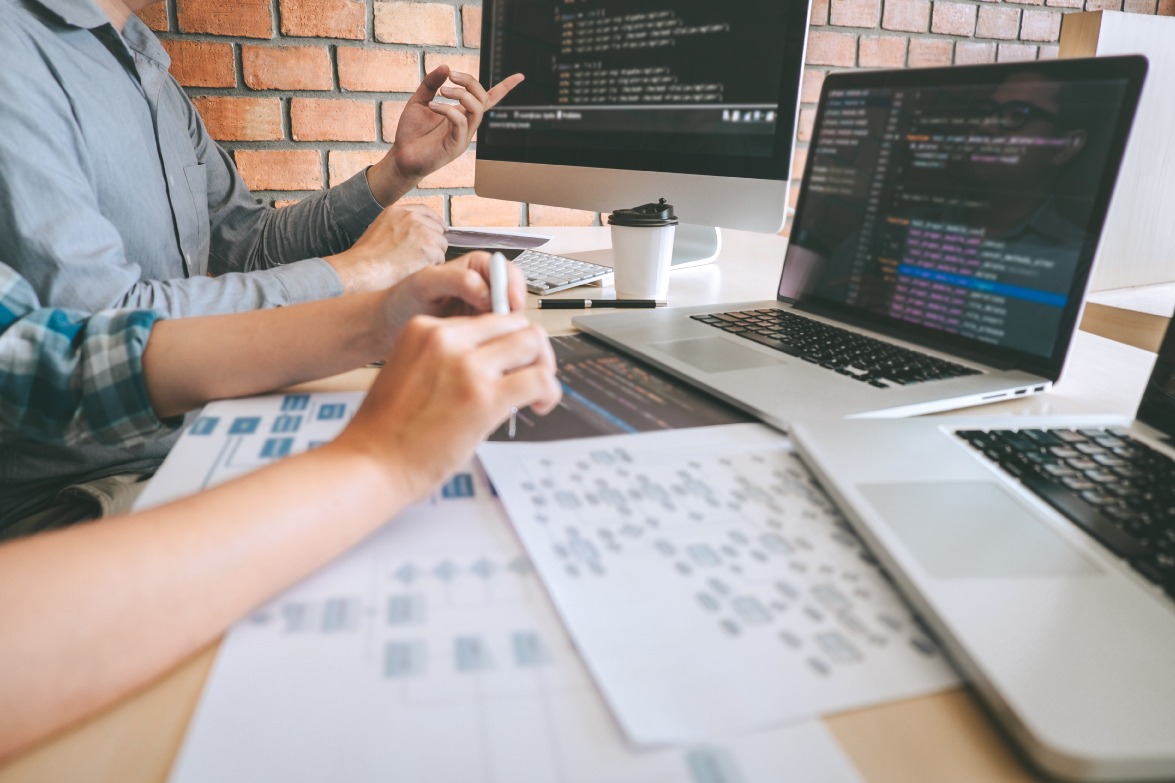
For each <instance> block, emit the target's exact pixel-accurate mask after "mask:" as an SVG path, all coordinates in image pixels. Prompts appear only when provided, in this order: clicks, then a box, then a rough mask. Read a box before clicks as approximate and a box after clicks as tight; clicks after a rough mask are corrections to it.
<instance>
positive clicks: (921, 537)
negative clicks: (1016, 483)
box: [859, 481, 1099, 579]
mask: <svg viewBox="0 0 1175 783" xmlns="http://www.w3.org/2000/svg"><path fill="white" fill-rule="evenodd" d="M859 488H860V490H861V493H862V494H863V495H864V496H865V498H866V499H867V500H868V501H869V503H870V504H871V505H872V506H873V508H874V509H876V510H877V511H878V513H880V514H881V516H882V517H883V518H884V519H885V522H886V524H888V525H889V527H890V529H891V530H893V531H894V532H895V533H896V534H897V535H898V537H899V538H900V539H901V540H902V543H904V544H905V545H906V546H907V547H908V548H909V550H910V552H912V553H913V554H914V556H915V557H916V558H917V559H918V561H919V563H920V564H921V565H922V567H923V568H925V569H926V570H927V572H929V573H930V574H931V575H933V576H936V577H939V578H942V579H982V578H1008V577H1026V576H1074V575H1078V574H1087V573H1097V572H1098V571H1099V569H1098V568H1097V566H1095V565H1094V564H1093V563H1092V562H1090V561H1089V560H1088V559H1087V558H1086V557H1085V556H1084V555H1082V554H1081V553H1080V552H1078V551H1077V550H1076V549H1075V548H1073V547H1072V546H1070V545H1069V543H1068V542H1066V541H1065V540H1064V539H1062V538H1061V537H1060V536H1059V535H1057V534H1056V533H1055V532H1054V531H1052V530H1050V529H1049V528H1048V527H1047V526H1046V525H1045V523H1044V522H1043V521H1042V520H1040V519H1039V518H1038V517H1037V516H1036V514H1035V513H1034V512H1033V511H1032V510H1031V509H1028V508H1026V507H1025V506H1023V505H1021V503H1020V501H1019V500H1018V499H1017V498H1015V497H1014V496H1013V495H1011V494H1010V493H1009V492H1008V491H1007V490H1005V489H1004V488H1003V487H1001V486H1000V485H999V484H996V483H993V482H982V481H974V482H971V481H959V482H936V483H914V482H911V483H906V484H861V485H860V486H859Z"/></svg>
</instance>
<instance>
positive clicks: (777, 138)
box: [476, 0, 808, 267]
mask: <svg viewBox="0 0 1175 783" xmlns="http://www.w3.org/2000/svg"><path fill="white" fill-rule="evenodd" d="M482 13H483V23H482V55H481V80H482V83H483V84H487V85H488V84H495V83H497V82H499V81H501V80H502V79H503V78H505V77H506V76H509V75H510V74H512V73H519V72H521V73H523V74H525V75H526V81H524V82H523V83H522V84H521V85H519V86H518V87H516V88H515V89H514V90H513V91H512V92H511V93H510V94H509V95H508V96H506V98H505V99H504V100H503V101H502V102H501V103H500V104H499V105H498V106H497V107H496V108H494V109H492V110H490V111H489V112H487V113H486V116H485V118H484V119H483V122H482V125H481V128H480V129H479V131H478V141H477V174H476V191H477V194H478V195H480V196H484V197H488V198H500V199H510V200H516V201H526V202H531V203H537V204H546V205H551V206H560V207H570V208H574V209H583V210H590V211H593V212H604V213H608V212H611V211H613V210H615V209H623V208H629V207H634V206H637V205H640V204H645V203H650V202H655V201H657V200H658V199H661V198H665V199H667V200H668V201H669V202H670V203H671V204H673V206H674V210H675V212H676V214H677V216H678V218H679V220H680V221H681V225H679V226H678V230H677V236H676V241H675V248H674V260H673V263H674V266H675V267H680V266H687V265H693V264H697V263H704V262H706V261H709V260H712V259H713V257H714V256H716V255H717V252H718V249H719V235H718V232H717V231H716V228H715V227H719V226H721V227H726V228H734V229H745V230H750V231H762V232H769V233H774V232H777V231H779V230H780V229H781V228H782V227H783V222H784V216H785V211H786V208H787V190H788V174H789V169H790V166H791V157H792V144H793V139H794V137H795V128H796V121H797V112H798V106H799V100H798V98H799V84H800V78H801V76H802V73H803V64H804V41H805V33H806V32H807V28H808V0H748V1H746V2H737V3H734V2H726V3H716V2H714V1H713V0H623V2H621V1H619V0H612V1H611V2H609V0H485V2H484V4H483V11H482Z"/></svg>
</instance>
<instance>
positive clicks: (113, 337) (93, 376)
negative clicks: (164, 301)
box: [0, 264, 182, 446]
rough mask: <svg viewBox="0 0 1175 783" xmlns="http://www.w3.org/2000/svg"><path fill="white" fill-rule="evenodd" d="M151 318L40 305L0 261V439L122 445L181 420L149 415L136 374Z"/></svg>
mask: <svg viewBox="0 0 1175 783" xmlns="http://www.w3.org/2000/svg"><path fill="white" fill-rule="evenodd" d="M157 318H159V316H158V315H157V314H156V313H154V312H152V311H150V310H111V311H107V312H102V313H98V314H96V315H86V314H85V313H80V312H77V311H74V310H63V309H60V308H48V307H41V306H40V301H39V300H38V299H37V295H36V294H35V293H34V292H33V289H32V286H30V285H29V283H28V281H26V280H25V279H24V278H23V277H21V276H20V275H19V274H17V273H16V272H15V271H13V269H12V268H11V267H9V266H6V265H4V264H0V443H3V442H5V441H10V440H17V439H31V440H38V441H48V442H65V443H78V442H86V441H90V442H98V443H103V444H110V445H114V444H117V445H122V446H129V445H135V444H139V443H145V442H147V441H150V440H153V439H155V438H157V437H159V436H161V435H166V434H168V433H171V432H173V431H175V429H176V428H177V427H178V426H179V425H180V424H182V420H181V419H175V420H172V421H170V422H164V421H161V420H160V419H159V417H157V416H156V415H155V412H154V411H153V410H152V408H151V403H150V401H149V400H148V398H147V386H146V383H145V381H144V379H143V351H144V350H145V349H146V347H147V338H148V336H149V334H150V332H151V327H152V326H153V325H154V323H155V321H156V319H157Z"/></svg>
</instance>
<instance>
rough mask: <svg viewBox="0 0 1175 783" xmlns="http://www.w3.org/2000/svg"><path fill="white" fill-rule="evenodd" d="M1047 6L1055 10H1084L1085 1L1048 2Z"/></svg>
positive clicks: (1062, 0)
mask: <svg viewBox="0 0 1175 783" xmlns="http://www.w3.org/2000/svg"><path fill="white" fill-rule="evenodd" d="M1047 5H1050V6H1053V7H1055V8H1084V7H1085V0H1048V2H1047Z"/></svg>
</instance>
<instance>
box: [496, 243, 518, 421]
mask: <svg viewBox="0 0 1175 783" xmlns="http://www.w3.org/2000/svg"><path fill="white" fill-rule="evenodd" d="M509 280H510V276H509V274H508V273H507V271H506V256H504V255H502V254H501V253H494V254H493V255H492V256H490V310H492V311H493V312H494V314H495V315H509V314H510V298H509V296H508V295H507V288H508V282H509ZM517 433H518V409H517V408H511V409H510V425H509V426H508V427H507V428H506V434H507V436H509V438H510V440H514V436H515V435H516V434H517Z"/></svg>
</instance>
